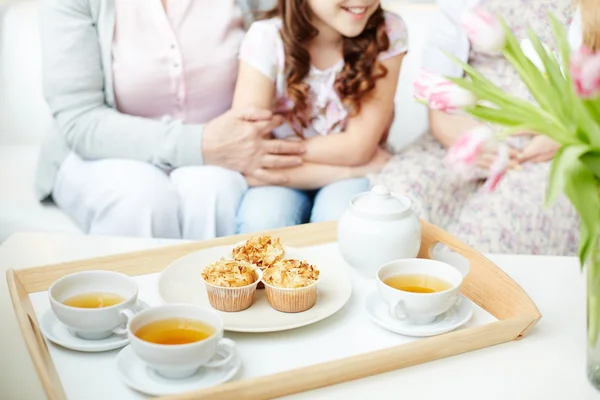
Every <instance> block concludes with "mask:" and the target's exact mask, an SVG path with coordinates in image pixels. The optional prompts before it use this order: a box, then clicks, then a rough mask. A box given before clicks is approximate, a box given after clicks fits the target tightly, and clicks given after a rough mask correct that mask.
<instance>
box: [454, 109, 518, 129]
mask: <svg viewBox="0 0 600 400" xmlns="http://www.w3.org/2000/svg"><path fill="white" fill-rule="evenodd" d="M465 111H466V112H468V113H469V114H471V115H472V116H474V117H476V118H479V119H481V120H483V121H487V122H490V123H493V124H497V125H503V126H510V127H513V126H523V124H524V123H525V122H526V121H524V120H523V119H522V118H518V117H517V116H515V115H513V114H511V113H507V112H505V111H504V110H502V109H494V108H490V107H483V106H475V107H468V108H466V109H465Z"/></svg>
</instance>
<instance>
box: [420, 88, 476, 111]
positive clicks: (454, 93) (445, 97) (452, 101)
mask: <svg viewBox="0 0 600 400" xmlns="http://www.w3.org/2000/svg"><path fill="white" fill-rule="evenodd" d="M476 102H477V98H476V97H475V95H474V94H473V93H471V92H470V91H468V90H466V89H463V88H461V87H460V86H458V85H456V84H454V83H452V82H448V83H445V84H440V85H438V86H436V87H435V88H433V90H432V92H431V94H430V96H429V108H431V109H432V110H439V111H443V112H447V113H454V112H457V111H459V110H461V109H463V108H465V107H470V106H474V105H475V103H476Z"/></svg>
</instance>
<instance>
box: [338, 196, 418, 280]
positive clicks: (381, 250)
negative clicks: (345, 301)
mask: <svg viewBox="0 0 600 400" xmlns="http://www.w3.org/2000/svg"><path fill="white" fill-rule="evenodd" d="M338 245H339V249H340V252H341V254H342V257H343V258H344V260H346V262H347V263H348V264H350V265H351V266H352V267H354V268H356V269H357V270H359V271H360V272H361V273H362V274H363V275H366V276H368V277H371V278H374V277H375V273H376V271H377V269H378V268H379V267H381V266H382V265H383V264H385V263H387V262H389V261H393V260H398V259H402V258H415V257H417V254H418V253H419V248H420V247H421V223H420V222H419V218H418V217H417V215H416V214H415V213H414V212H413V210H412V208H411V201H410V199H409V198H408V197H405V196H395V195H392V194H391V193H390V191H389V189H388V188H387V187H386V186H383V185H375V186H374V187H373V188H372V189H371V191H370V192H365V193H361V194H359V195H356V196H354V198H352V200H351V201H350V204H349V206H348V209H347V210H346V212H345V213H344V214H343V215H342V217H341V218H340V221H339V224H338Z"/></svg>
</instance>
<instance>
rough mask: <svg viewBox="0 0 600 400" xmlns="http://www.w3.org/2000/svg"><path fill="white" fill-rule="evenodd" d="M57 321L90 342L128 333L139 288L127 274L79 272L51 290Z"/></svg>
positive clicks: (64, 279)
mask: <svg viewBox="0 0 600 400" xmlns="http://www.w3.org/2000/svg"><path fill="white" fill-rule="evenodd" d="M48 297H49V298H50V305H51V307H52V310H53V311H54V314H55V315H56V318H58V320H59V321H60V322H62V323H63V324H65V325H66V326H67V327H68V328H69V331H71V333H73V334H74V335H76V336H78V337H80V338H82V339H89V340H101V339H105V338H107V337H109V336H111V335H112V334H125V333H126V332H127V331H126V330H125V325H126V324H127V320H128V318H129V317H130V316H132V315H133V313H134V312H133V310H134V308H135V306H136V303H137V297H138V286H137V284H136V282H135V280H133V279H132V278H130V277H128V276H127V275H124V274H121V273H118V272H111V271H84V272H76V273H74V274H70V275H67V276H64V277H62V278H60V279H58V280H56V281H55V282H54V283H53V284H52V285H51V286H50V288H49V289H48Z"/></svg>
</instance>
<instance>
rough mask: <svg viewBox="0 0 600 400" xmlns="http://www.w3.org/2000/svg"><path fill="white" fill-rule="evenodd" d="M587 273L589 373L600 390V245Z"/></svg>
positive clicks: (589, 377)
mask: <svg viewBox="0 0 600 400" xmlns="http://www.w3.org/2000/svg"><path fill="white" fill-rule="evenodd" d="M586 274H587V277H586V278H587V279H586V281H587V339H588V340H587V374H588V379H589V381H590V383H591V384H592V385H593V386H594V387H595V388H596V389H597V390H598V391H600V247H599V246H597V247H596V251H595V253H594V255H593V256H592V259H591V260H590V262H589V263H588V264H587V265H586Z"/></svg>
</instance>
